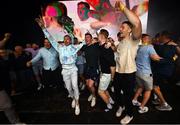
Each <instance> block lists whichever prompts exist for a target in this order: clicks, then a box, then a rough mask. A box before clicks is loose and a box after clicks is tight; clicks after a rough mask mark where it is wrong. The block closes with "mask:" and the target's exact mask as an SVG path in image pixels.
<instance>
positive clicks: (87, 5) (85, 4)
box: [77, 1, 90, 9]
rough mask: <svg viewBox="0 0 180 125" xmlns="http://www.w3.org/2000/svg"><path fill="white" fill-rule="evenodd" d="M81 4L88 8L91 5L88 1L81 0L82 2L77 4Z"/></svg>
mask: <svg viewBox="0 0 180 125" xmlns="http://www.w3.org/2000/svg"><path fill="white" fill-rule="evenodd" d="M80 4H83V5H84V6H85V7H86V8H88V9H90V6H89V4H88V3H86V2H82V1H81V2H79V3H78V4H77V5H78V6H79V5H80Z"/></svg>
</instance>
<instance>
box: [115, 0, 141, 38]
mask: <svg viewBox="0 0 180 125" xmlns="http://www.w3.org/2000/svg"><path fill="white" fill-rule="evenodd" d="M115 8H116V9H117V10H120V11H122V12H123V13H124V15H125V16H126V17H127V19H128V20H129V22H130V23H131V24H132V25H133V28H132V35H133V39H140V38H141V34H142V25H141V21H140V19H139V17H138V16H137V15H136V14H135V13H133V12H132V11H131V10H129V9H128V8H127V7H126V6H125V5H124V4H123V3H122V2H121V1H116V3H115Z"/></svg>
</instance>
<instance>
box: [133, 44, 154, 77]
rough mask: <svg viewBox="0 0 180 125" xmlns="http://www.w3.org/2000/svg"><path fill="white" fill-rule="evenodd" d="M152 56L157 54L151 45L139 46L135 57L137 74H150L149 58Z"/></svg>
mask: <svg viewBox="0 0 180 125" xmlns="http://www.w3.org/2000/svg"><path fill="white" fill-rule="evenodd" d="M152 54H157V53H156V51H155V49H154V47H153V46H152V45H145V46H144V45H141V46H140V47H139V49H138V52H137V56H136V66H137V72H138V73H144V74H152V71H151V58H150V56H151V55H152Z"/></svg>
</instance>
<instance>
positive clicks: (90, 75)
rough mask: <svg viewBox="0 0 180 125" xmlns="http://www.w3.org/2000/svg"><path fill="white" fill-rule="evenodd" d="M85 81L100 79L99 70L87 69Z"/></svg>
mask: <svg viewBox="0 0 180 125" xmlns="http://www.w3.org/2000/svg"><path fill="white" fill-rule="evenodd" d="M84 76H85V79H92V80H94V81H97V80H98V79H99V69H97V68H93V67H86V68H85V72H84Z"/></svg>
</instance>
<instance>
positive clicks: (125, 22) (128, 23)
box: [122, 21, 133, 29]
mask: <svg viewBox="0 0 180 125" xmlns="http://www.w3.org/2000/svg"><path fill="white" fill-rule="evenodd" d="M122 24H127V25H128V26H129V27H130V28H131V29H132V28H133V25H132V23H131V22H129V21H124V22H123V23H122Z"/></svg>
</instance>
